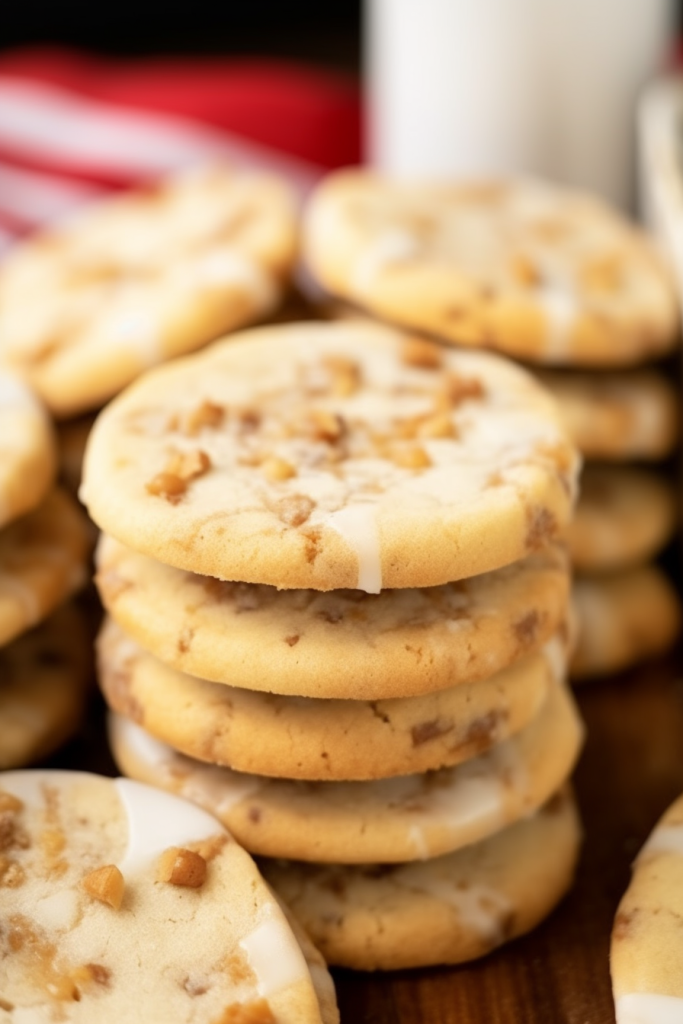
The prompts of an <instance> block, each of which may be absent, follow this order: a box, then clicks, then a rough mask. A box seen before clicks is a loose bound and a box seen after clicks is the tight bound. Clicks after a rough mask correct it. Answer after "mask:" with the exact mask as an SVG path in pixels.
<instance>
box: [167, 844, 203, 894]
mask: <svg viewBox="0 0 683 1024" xmlns="http://www.w3.org/2000/svg"><path fill="white" fill-rule="evenodd" d="M157 881H158V882H170V884H171V885H180V886H184V887H185V888H188V889H199V888H201V886H202V885H204V882H205V881H206V861H205V860H204V858H203V857H202V856H201V854H199V853H195V852H194V850H184V849H183V848H182V847H179V846H169V848H168V850H164V852H163V853H162V855H161V857H160V858H159V860H158V863H157Z"/></svg>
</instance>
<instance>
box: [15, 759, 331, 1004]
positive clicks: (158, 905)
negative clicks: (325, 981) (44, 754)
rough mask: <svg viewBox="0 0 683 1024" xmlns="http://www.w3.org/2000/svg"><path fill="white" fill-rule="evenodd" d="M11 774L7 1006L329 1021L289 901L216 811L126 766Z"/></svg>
mask: <svg viewBox="0 0 683 1024" xmlns="http://www.w3.org/2000/svg"><path fill="white" fill-rule="evenodd" d="M1 781H2V786H1V791H0V800H1V801H2V824H3V829H2V839H3V851H2V854H3V858H2V859H3V882H4V885H3V890H2V891H3V912H4V916H5V920H7V922H8V926H7V927H6V928H5V929H3V933H2V935H1V936H0V950H2V955H1V956H0V998H2V1003H1V1004H0V1013H2V1014H3V1016H2V1017H1V1018H0V1019H1V1020H3V1021H8V1022H9V1021H12V1020H17V1019H19V1018H21V1019H25V1020H27V1021H28V1020H35V1021H43V1020H44V1021H49V1020H55V1019H58V1020H62V1021H74V1022H81V1021H82V1022H88V1024H89V1022H91V1021H93V1020H97V1021H101V1022H103V1024H105V1022H109V1021H111V1022H114V1021H124V1020H131V1021H132V1020H149V1021H161V1020H173V1021H179V1022H180V1021H184V1022H187V1024H190V1022H192V1024H201V1022H206V1024H216V1022H218V1021H221V1022H226V1024H227V1022H235V1024H247V1022H248V1024H256V1022H258V1024H273V1022H275V1021H276V1020H277V1021H278V1022H280V1021H282V1022H283V1024H285V1022H292V1024H294V1022H296V1024H299V1022H302V1024H303V1022H310V1024H320V1021H321V1014H320V1007H319V1004H318V999H317V996H316V993H315V989H314V987H313V983H312V980H311V974H310V972H309V968H308V965H307V963H306V960H305V958H304V955H303V953H302V951H301V949H300V948H299V946H298V944H297V942H296V940H295V938H294V935H293V933H292V930H291V929H290V927H289V925H288V924H287V920H286V917H285V915H284V914H283V912H282V910H281V909H280V907H279V905H278V903H277V902H276V900H275V898H274V897H273V895H272V893H271V892H270V890H269V889H268V887H267V886H266V885H265V884H264V882H263V879H262V878H261V877H260V876H259V873H258V871H257V869H256V866H255V865H254V863H253V861H252V860H251V858H250V857H249V855H248V854H247V853H245V852H244V850H242V849H241V848H240V847H239V846H238V844H237V843H236V842H235V841H234V840H233V839H232V838H231V837H230V835H229V834H228V833H227V832H226V831H225V829H224V828H223V826H222V825H221V824H220V823H219V822H218V821H217V820H216V819H215V818H213V817H212V816H211V815H209V814H207V813H206V812H205V811H202V810H200V808H198V807H196V806H195V805H193V804H191V803H189V802H187V801H185V800H181V799H179V798H178V797H175V796H170V795H169V794H167V793H161V792H159V791H158V790H155V789H152V788H151V787H149V786H143V785H141V784H140V783H139V782H132V781H131V780H129V779H105V778H102V777H100V776H97V775H89V774H86V773H82V772H47V771H40V772H8V773H7V774H5V775H3V777H2V780H1ZM169 922H172V927H170V926H169ZM152 950H153V957H152V958H151V959H150V951H152ZM275 954H276V955H275ZM337 1019H338V1017H337Z"/></svg>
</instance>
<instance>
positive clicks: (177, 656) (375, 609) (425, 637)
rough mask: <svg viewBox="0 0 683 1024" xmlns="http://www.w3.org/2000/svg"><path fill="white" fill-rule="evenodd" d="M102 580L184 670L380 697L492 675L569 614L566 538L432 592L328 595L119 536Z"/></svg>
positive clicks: (290, 689)
mask: <svg viewBox="0 0 683 1024" xmlns="http://www.w3.org/2000/svg"><path fill="white" fill-rule="evenodd" d="M97 565H98V571H97V576H96V582H97V587H98V590H99V592H100V596H101V598H102V602H103V604H104V606H105V608H106V609H107V611H108V612H109V614H110V615H111V616H112V617H113V618H114V619H115V621H116V622H118V624H119V625H120V626H121V627H122V628H123V629H124V630H125V631H126V633H128V635H129V636H131V637H133V638H134V639H135V640H136V641H137V642H138V643H139V644H141V646H143V647H144V648H146V649H147V650H149V651H151V653H153V654H154V655H156V657H157V658H159V659H160V660H161V661H164V662H165V663H166V664H168V665H171V666H173V667H174V668H176V669H178V670H179V671H183V672H187V673H189V674H190V675H195V676H200V677H201V678H202V679H211V680H213V681H214V682H224V683H229V684H230V685H231V686H243V687H246V688H247V689H253V690H265V691H270V692H274V693H282V694H293V695H296V696H306V697H325V698H331V697H338V698H350V699H354V700H368V699H370V700H377V699H382V698H393V697H405V696H412V695H416V694H419V693H430V692H433V691H435V690H440V689H444V688H445V687H451V686H453V685H455V684H456V683H466V682H473V681H475V680H477V679H482V678H488V677H489V676H491V675H493V674H494V673H496V672H498V671H499V670H501V669H503V668H505V667H506V666H508V665H510V664H512V662H514V661H517V660H518V659H519V658H520V657H525V656H527V655H528V654H531V653H533V652H534V651H537V650H539V649H540V647H541V646H542V645H543V644H544V643H545V642H546V641H547V640H548V639H549V638H550V636H551V635H552V634H553V633H554V632H555V631H556V630H557V629H558V628H559V627H560V625H561V623H562V621H563V619H564V617H565V616H566V610H567V602H568V598H569V586H570V584H569V575H568V560H567V557H566V552H565V551H564V550H563V549H562V548H560V547H559V546H558V545H551V546H549V547H548V548H545V549H544V550H543V551H539V552H537V553H536V554H533V555H529V556H528V557H527V558H525V559H523V560H522V561H520V562H515V563H514V564H513V565H510V566H507V567H505V568H504V569H498V570H495V571H493V572H490V573H485V574H484V575H481V576H473V577H470V578H469V579H467V580H460V581H458V582H455V583H445V584H442V585H441V586H440V587H429V588H425V589H412V588H409V589H405V590H383V591H382V592H381V593H380V594H365V593H363V592H362V591H359V590H342V591H338V590H336V591H330V592H327V593H321V592H320V591H315V590H306V591H301V590H286V591H278V590H276V589H275V588H274V587H269V586H263V585H257V584H249V583H226V582H221V581H220V580H216V579H215V578H213V577H207V576H198V575H196V574H194V573H189V572H185V571H183V570H182V569H174V568H173V567H172V566H168V565H163V564H162V563H161V562H157V561H156V560H155V559H152V558H148V557H146V556H145V555H140V554H138V553H137V552H135V551H132V550H131V549H130V548H127V547H125V546H124V545H122V544H120V543H119V542H118V541H115V540H114V539H113V538H111V537H106V536H105V537H103V538H102V539H101V541H100V545H99V549H98V554H97Z"/></svg>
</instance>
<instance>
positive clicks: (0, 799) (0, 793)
mask: <svg viewBox="0 0 683 1024" xmlns="http://www.w3.org/2000/svg"><path fill="white" fill-rule="evenodd" d="M23 807H24V805H23V803H22V801H21V800H20V799H19V797H18V796H14V795H13V794H12V793H6V792H5V790H4V789H0V814H1V813H2V812H3V811H12V812H13V813H15V814H16V812H17V811H21V810H22V809H23Z"/></svg>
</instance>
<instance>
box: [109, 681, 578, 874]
mask: <svg viewBox="0 0 683 1024" xmlns="http://www.w3.org/2000/svg"><path fill="white" fill-rule="evenodd" d="M109 735H110V739H111V742H112V748H113V751H114V757H115V759H116V762H117V764H118V766H119V768H120V769H121V770H122V771H123V772H124V774H126V775H129V776H131V777H132V778H134V779H139V780H140V781H141V782H147V783H149V784H150V785H153V786H159V787H160V788H161V789H164V790H167V791H170V792H175V793H178V795H179V796H184V797H186V798H187V799H188V800H194V801H195V802H196V803H198V804H199V805H200V806H201V807H204V808H205V810H207V811H209V812H210V813H211V814H214V815H215V816H216V817H217V818H220V820H221V821H223V823H224V824H225V825H226V827H227V828H228V829H229V830H230V832H231V833H232V834H233V835H234V836H235V838H236V839H237V840H238V842H240V843H241V844H242V846H244V847H245V849H247V850H249V851H250V853H254V854H260V855H262V856H266V857H287V858H289V859H293V860H310V861H325V862H336V863H339V864H363V863H371V862H372V863H374V862H378V863H390V862H392V863H393V862H396V861H409V860H423V859H425V858H428V857H438V856H439V855H440V854H443V853H449V852H451V851H452V850H456V849H459V848H460V847H462V846H467V845H469V844H470V843H476V842H478V841H479V840H481V839H484V838H486V836H488V835H491V834H492V833H493V832H497V831H499V830H500V829H501V828H503V827H504V826H506V825H509V824H511V823H512V822H514V821H517V820H518V819H519V818H523V817H526V816H527V815H529V814H531V813H533V812H534V811H536V810H537V809H538V808H539V807H540V806H541V804H543V803H545V801H546V800H547V799H548V798H549V797H550V796H551V795H552V793H554V792H555V791H556V790H557V789H558V788H559V786H561V785H562V783H563V782H565V781H566V779H567V777H568V776H569V775H570V773H571V771H572V769H573V767H574V763H575V761H576V758H577V756H578V753H579V750H580V747H581V740H582V726H581V721H580V719H579V716H578V712H577V710H576V708H575V706H574V702H573V700H572V698H571V696H570V694H569V693H568V691H567V689H566V687H564V686H563V685H560V684H555V685H553V686H552V687H551V690H550V693H549V695H548V698H547V700H546V702H545V703H544V705H543V707H542V709H541V710H540V711H539V713H538V715H537V716H536V718H534V720H533V721H532V722H531V723H530V724H529V725H527V726H526V728H524V729H523V730H522V731H521V732H519V733H517V735H516V736H514V737H512V739H509V740H506V741H504V742H503V743H500V744H498V745H497V746H495V747H493V749H492V750H490V751H489V752H488V753H487V754H483V755H482V756H481V757H477V758H474V759H473V760H471V761H467V762H466V763H465V764H461V765H458V766H457V767H456V768H443V769H441V771H438V772H428V773H425V774H421V775H404V776H400V777H399V778H394V779H381V780H378V781H375V782H317V783H311V782H290V781H286V780H284V779H268V778H264V777H263V776H258V775H244V774H241V773H239V772H234V771H231V770H230V769H229V768H219V767H216V766H213V765H207V764H201V763H200V762H199V761H193V760H191V759H190V758H188V757H184V756H183V755H182V754H178V753H177V752H176V751H174V750H173V749H172V748H170V747H168V746H166V745H165V744H163V743H160V742H159V741H158V740H155V739H153V738H152V737H151V736H149V735H148V734H147V733H146V732H145V731H144V730H143V729H141V728H140V726H138V725H135V724H134V723H133V722H131V721H129V720H128V719H126V718H123V717H122V716H116V717H112V719H111V721H110V732H109Z"/></svg>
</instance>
